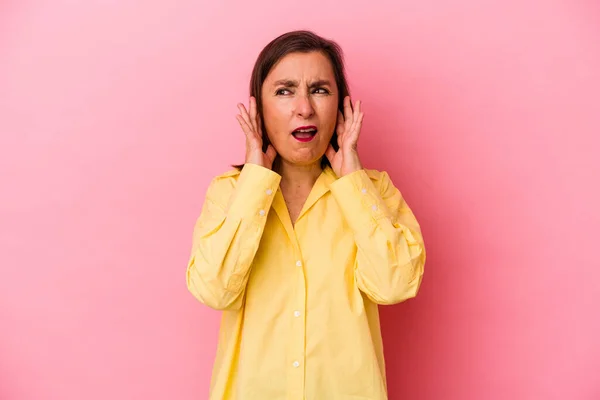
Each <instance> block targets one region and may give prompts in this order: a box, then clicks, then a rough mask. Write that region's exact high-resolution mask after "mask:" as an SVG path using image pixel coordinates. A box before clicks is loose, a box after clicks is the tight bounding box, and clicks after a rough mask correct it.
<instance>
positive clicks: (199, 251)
mask: <svg viewBox="0 0 600 400" xmlns="http://www.w3.org/2000/svg"><path fill="white" fill-rule="evenodd" d="M280 180H281V176H279V175H278V174H276V173H275V172H273V171H271V170H270V169H268V168H264V167H261V166H258V165H254V164H246V165H245V166H244V168H243V169H242V171H241V173H240V175H239V177H238V179H237V182H236V181H235V178H231V177H221V178H217V179H214V180H213V181H212V182H211V184H210V186H209V188H208V190H207V193H206V198H205V201H204V204H203V206H202V211H201V213H200V216H199V218H198V219H197V221H196V224H195V227H194V233H193V244H192V251H191V255H190V258H189V262H188V266H187V274H186V280H187V287H188V290H189V291H190V292H191V293H192V294H193V295H194V297H196V298H197V299H198V300H199V301H200V302H202V303H204V304H206V305H207V306H209V307H211V308H214V309H218V310H225V309H239V308H240V306H241V304H242V299H243V296H244V293H245V288H246V283H247V282H248V276H249V274H250V267H251V265H252V261H253V259H254V256H255V254H256V251H257V249H258V245H259V243H260V238H261V236H262V233H263V230H264V227H265V224H266V221H267V215H268V214H269V209H270V208H271V204H272V202H273V197H274V195H275V191H276V190H277V188H278V187H279V182H280Z"/></svg>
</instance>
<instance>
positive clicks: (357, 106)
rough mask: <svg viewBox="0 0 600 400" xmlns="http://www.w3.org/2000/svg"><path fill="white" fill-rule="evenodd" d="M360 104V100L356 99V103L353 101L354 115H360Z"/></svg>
mask: <svg viewBox="0 0 600 400" xmlns="http://www.w3.org/2000/svg"><path fill="white" fill-rule="evenodd" d="M361 106H362V102H361V101H360V100H356V103H354V115H356V116H358V115H360V108H361Z"/></svg>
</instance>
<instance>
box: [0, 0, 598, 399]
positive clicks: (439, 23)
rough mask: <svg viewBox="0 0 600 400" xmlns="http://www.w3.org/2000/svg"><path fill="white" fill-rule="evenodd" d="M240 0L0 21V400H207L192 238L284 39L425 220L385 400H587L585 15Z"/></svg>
mask: <svg viewBox="0 0 600 400" xmlns="http://www.w3.org/2000/svg"><path fill="white" fill-rule="evenodd" d="M223 3H226V4H227V5H224V4H223ZM232 3H233V2H220V1H202V2H198V1H178V2H170V1H148V0H146V1H138V2H133V1H130V2H122V1H91V0H88V1H85V2H75V1H66V0H63V1H54V2H45V1H41V0H37V1H35V0H30V1H10V0H9V1H4V2H2V3H1V4H0V60H1V61H0V133H1V136H0V171H1V172H0V183H1V188H2V192H1V200H0V202H1V204H0V220H1V221H2V222H1V228H0V229H1V230H0V266H1V276H0V399H2V400H25V399H32V400H34V399H35V400H46V399H48V400H51V399H52V400H53V399H57V400H75V399H77V400H79V399H83V398H85V399H88V400H96V399H98V400H99V399H109V398H110V399H150V400H153V399H157V400H158V399H178V400H185V399H190V400H192V399H205V398H206V393H207V388H208V384H209V379H210V368H211V364H212V357H213V356H214V353H215V345H216V333H217V328H218V317H219V314H218V313H217V312H215V311H212V310H210V309H208V308H205V307H203V306H201V305H200V304H199V303H197V302H196V301H195V300H194V299H193V298H192V296H191V295H190V294H188V293H187V291H186V287H185V266H186V262H187V257H188V251H189V246H190V241H191V229H192V225H193V222H194V220H195V218H196V216H197V214H198V212H199V209H200V206H201V202H202V197H203V193H204V190H205V189H206V186H207V184H208V182H209V180H210V178H211V177H212V175H213V174H216V173H218V172H221V171H222V170H223V169H224V168H227V166H228V164H229V163H233V162H239V161H240V160H242V157H243V146H244V140H243V136H242V133H241V132H240V130H239V127H238V125H237V121H236V120H235V114H236V113H237V109H236V106H235V105H236V103H237V102H238V101H246V95H247V94H246V93H247V89H246V88H247V82H248V78H249V74H250V69H251V67H252V63H253V61H254V58H255V57H256V55H257V53H258V51H259V50H260V49H261V47H262V46H263V45H264V44H266V43H267V42H268V41H269V40H270V39H271V38H273V37H275V36H276V35H278V34H280V33H282V32H284V31H286V30H291V29H296V28H310V29H314V30H315V31H316V32H318V33H320V34H323V35H326V36H331V37H334V38H335V39H336V40H338V41H339V42H340V44H341V45H342V46H343V47H344V49H345V51H346V53H347V62H348V71H349V76H350V81H351V85H352V89H353V92H354V95H355V96H356V97H357V98H361V99H362V100H363V101H364V108H365V111H366V118H365V124H364V129H363V139H362V141H361V148H362V155H363V159H364V161H365V164H367V165H368V166H369V167H372V168H379V169H387V170H388V171H389V172H390V174H391V175H392V177H393V178H394V179H395V181H396V182H397V184H398V186H400V187H401V189H402V191H403V193H404V194H405V196H406V197H407V199H408V200H409V202H410V204H411V206H412V208H413V209H414V211H415V213H416V214H417V216H418V218H419V219H420V221H421V223H422V226H423V231H424V234H425V239H426V244H427V246H428V257H429V258H428V265H427V272H426V276H425V280H424V283H423V286H422V292H421V294H420V296H419V297H418V298H417V299H414V300H411V301H409V302H407V303H405V304H403V305H400V306H395V307H389V308H385V309H384V310H383V329H384V338H385V345H386V349H387V353H386V354H387V359H388V366H389V370H388V374H389V381H390V394H391V396H390V397H391V399H422V400H453V399H460V400H470V399H473V400H481V399H485V400H506V399H519V400H521V399H522V400H525V399H527V400H529V399H531V400H542V399H543V400H548V399H569V400H579V399H581V400H584V399H585V400H592V399H600V378H599V376H600V350H599V348H600V345H599V343H600V339H598V338H600V324H599V322H598V319H599V318H598V314H599V312H598V304H599V297H600V296H599V294H600V261H598V256H597V253H595V251H596V250H597V249H598V237H599V234H598V224H599V223H600V212H599V211H598V204H599V203H600V190H599V186H600V185H599V184H598V181H599V180H600V179H599V178H598V177H599V170H600V161H598V159H597V158H596V159H594V157H597V155H598V153H599V151H598V146H599V145H600V139H599V133H600V102H599V100H598V96H599V95H598V94H599V93H600V76H599V75H600V72H599V71H600V40H599V37H600V6H599V5H598V3H597V2H594V1H573V0H563V1H544V2H542V1H538V2H534V1H532V0H530V1H517V0H511V1H506V0H504V1H500V0H498V1H496V2H481V1H475V0H458V1H454V2H447V1H427V0H426V1H419V2H417V1H412V2H407V1H400V2H397V1H391V0H390V1H387V2H378V4H377V5H375V4H374V3H375V2H370V1H367V2H365V1H360V2H359V1H355V2H347V1H346V2H343V3H339V2H327V1H323V0H307V1H304V2H282V1H272V2H269V1H265V0H263V1H258V2H248V1H244V2H241V1H239V2H235V4H232ZM451 3H452V4H451Z"/></svg>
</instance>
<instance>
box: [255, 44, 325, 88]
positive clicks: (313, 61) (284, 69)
mask: <svg viewBox="0 0 600 400" xmlns="http://www.w3.org/2000/svg"><path fill="white" fill-rule="evenodd" d="M280 79H296V80H313V79H327V80H330V81H334V80H335V79H334V74H333V67H332V65H331V61H329V59H328V58H327V56H325V55H324V54H323V53H321V52H316V51H315V52H310V53H290V54H288V55H286V56H285V57H283V58H282V59H281V60H279V62H277V64H275V66H274V67H273V69H271V71H270V72H269V75H267V79H265V83H266V84H269V83H271V84H272V83H273V82H275V81H277V80H280Z"/></svg>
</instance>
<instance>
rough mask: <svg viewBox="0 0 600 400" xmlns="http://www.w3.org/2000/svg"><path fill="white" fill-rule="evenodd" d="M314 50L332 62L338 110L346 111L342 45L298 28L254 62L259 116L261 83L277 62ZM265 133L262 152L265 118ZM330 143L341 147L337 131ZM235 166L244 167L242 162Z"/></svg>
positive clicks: (253, 82) (253, 83) (252, 84)
mask: <svg viewBox="0 0 600 400" xmlns="http://www.w3.org/2000/svg"><path fill="white" fill-rule="evenodd" d="M313 51H320V52H321V53H323V54H324V55H325V56H326V57H327V58H328V59H329V61H331V66H332V67H333V75H334V76H335V83H336V84H337V87H338V109H339V110H340V111H341V112H342V113H343V112H344V97H346V96H349V95H350V90H349V88H348V82H347V81H346V74H345V69H344V56H343V52H342V48H341V47H340V46H339V45H338V44H337V43H336V42H334V41H333V40H328V39H325V38H323V37H321V36H318V35H317V34H315V33H313V32H311V31H307V30H298V31H292V32H287V33H284V34H283V35H280V36H278V37H276V38H275V39H273V40H272V41H271V42H270V43H269V44H267V45H266V46H265V48H264V49H262V51H261V52H260V54H259V55H258V58H257V59H256V62H255V63H254V68H253V69H252V77H251V78H250V96H254V97H255V98H256V106H257V111H258V115H261V116H262V94H261V93H262V85H263V83H264V81H265V79H266V78H267V75H268V74H269V72H270V71H271V69H272V68H273V67H274V66H275V64H277V62H278V61H279V60H281V59H282V58H283V57H285V56H286V55H288V54H290V53H310V52H313ZM262 132H263V137H262V140H263V151H266V150H267V147H268V146H269V144H270V142H269V138H268V136H267V130H266V129H265V124H264V119H263V120H262ZM331 145H332V146H333V148H334V149H335V150H336V151H337V150H338V149H339V146H338V144H337V134H336V132H335V131H334V132H333V136H332V137H331ZM328 165H329V160H328V159H327V157H326V156H323V158H322V159H321V166H322V167H323V168H324V167H326V166H328ZM234 167H235V168H238V169H241V168H242V167H243V164H242V165H235V166H234Z"/></svg>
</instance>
